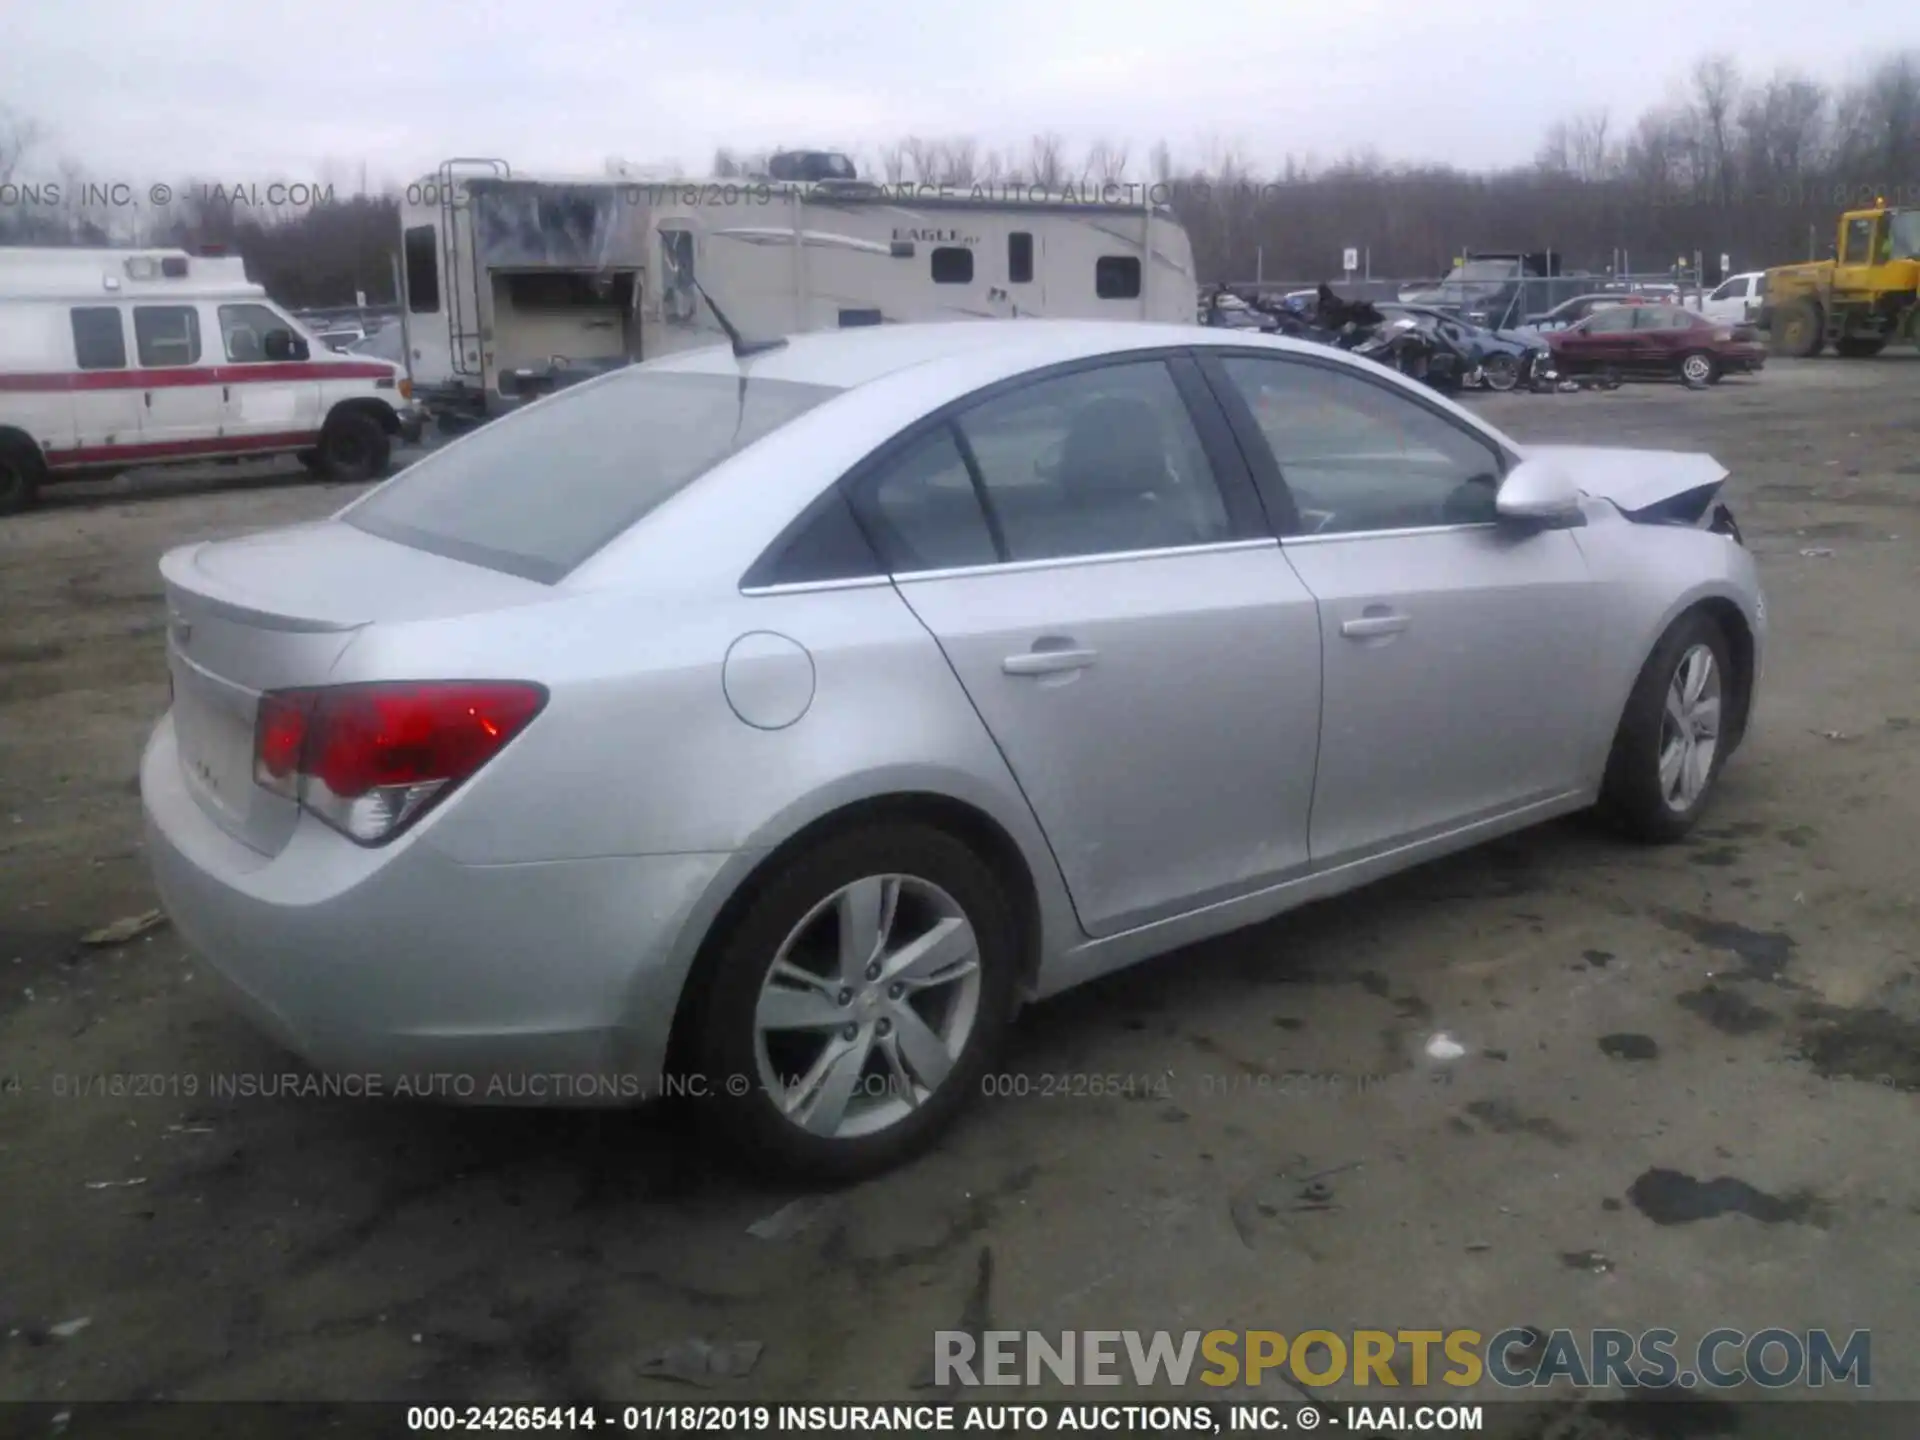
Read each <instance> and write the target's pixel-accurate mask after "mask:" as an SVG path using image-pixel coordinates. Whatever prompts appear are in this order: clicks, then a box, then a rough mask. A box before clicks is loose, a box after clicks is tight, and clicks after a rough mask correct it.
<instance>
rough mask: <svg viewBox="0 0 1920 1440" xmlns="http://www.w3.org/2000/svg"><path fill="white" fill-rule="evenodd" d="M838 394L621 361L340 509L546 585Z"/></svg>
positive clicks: (360, 522) (439, 550) (427, 545)
mask: <svg viewBox="0 0 1920 1440" xmlns="http://www.w3.org/2000/svg"><path fill="white" fill-rule="evenodd" d="M838 393H840V392H839V391H838V390H837V389H835V388H833V387H830V386H825V385H808V384H801V383H799V382H796V381H790V380H761V379H752V378H749V379H748V380H747V382H746V384H745V385H744V386H742V385H741V384H740V380H739V377H738V376H735V375H698V374H687V373H684V372H677V371H668V372H658V371H648V370H644V369H640V370H628V371H624V372H621V373H619V374H615V375H611V376H608V377H606V378H605V379H602V380H594V381H589V382H588V383H586V384H584V385H581V386H578V387H576V388H574V389H571V390H563V391H561V392H560V393H559V394H558V395H554V396H552V397H550V398H548V399H545V400H542V401H540V402H538V403H537V404H534V405H530V406H528V407H527V408H526V409H525V410H522V411H520V412H519V413H517V414H514V415H509V416H506V417H505V418H504V419H501V420H497V421H495V422H494V423H492V424H490V425H488V426H487V427H485V428H484V429H482V430H480V431H478V432H476V433H475V434H473V435H471V436H469V437H468V438H466V439H465V440H463V441H462V442H461V443H460V444H458V445H456V446H452V447H450V448H449V449H447V450H444V451H442V452H440V453H439V454H437V455H431V456H429V457H428V458H427V459H425V460H423V461H421V462H420V463H419V464H417V465H415V466H413V467H412V468H411V469H409V470H406V471H404V472H402V473H401V474H400V475H398V476H396V477H395V478H394V479H393V480H391V481H389V482H388V483H387V484H386V485H384V486H382V487H381V488H380V489H378V490H376V491H374V492H373V494H371V495H369V496H368V497H367V498H366V500H365V501H364V502H362V503H361V504H359V505H356V506H355V507H353V509H351V510H349V511H348V512H347V513H346V514H345V515H344V516H342V517H341V518H342V519H344V520H345V521H346V522H347V523H348V524H350V525H353V526H355V527H356V528H358V529H361V530H365V531H367V532H368V533H369V534H372V535H378V536H381V537H382V538H384V539H388V540H393V541H396V542H398V543H399V544H402V545H410V546H413V547H414V548H415V549H419V550H426V551H429V552H431V553H432V554H436V555H445V556H448V557H449V558H451V559H455V560H464V561H467V562H468V563H470V564H475V565H484V566H486V567H487V568H489V569H493V570H503V571H505V572H507V573H508V574H510V575H519V576H521V577H523V578H525V579H528V580H536V581H539V582H541V583H543V584H549V585H550V584H552V583H554V582H555V581H557V580H559V579H561V578H562V577H563V576H565V575H566V574H567V572H568V571H570V570H572V569H573V568H574V567H575V566H577V565H579V564H580V563H581V562H582V561H583V560H585V559H586V558H587V557H588V556H590V555H592V554H593V553H594V552H595V551H596V550H599V549H600V548H601V547H602V546H604V545H606V544H607V543H608V542H609V541H611V540H613V539H614V538H615V537H616V536H618V535H620V534H621V533H622V532H623V531H625V530H626V529H627V528H628V527H629V526H631V525H633V524H634V523H635V522H636V521H637V520H639V519H640V518H641V517H642V516H644V515H645V514H646V513H647V512H648V511H649V510H652V509H653V508H654V507H655V506H657V505H659V504H661V503H662V502H664V501H665V500H667V499H668V498H669V497H670V496H672V495H674V494H675V493H677V492H678V491H680V490H681V489H683V488H685V487H686V486H688V485H690V484H692V483H693V482H694V481H695V480H697V479H699V478H700V476H702V475H704V474H705V473H706V472H707V471H708V470H711V469H712V468H713V467H714V466H715V465H718V464H719V463H720V462H721V461H723V460H725V459H727V458H728V457H729V456H731V455H734V454H736V453H738V452H739V451H741V450H744V449H745V448H746V447H747V446H749V445H751V444H753V443H754V442H755V441H756V440H759V439H761V438H763V437H764V436H766V435H769V434H771V433H772V432H773V431H775V430H777V429H779V428H780V427H781V426H783V425H785V424H787V423H788V422H789V421H791V420H794V419H796V418H798V417H799V416H801V415H803V414H805V413H806V412H807V411H809V410H811V409H813V407H814V406H816V405H819V404H820V403H821V402H823V401H825V400H827V399H830V398H831V397H832V396H834V395H836V394H838Z"/></svg>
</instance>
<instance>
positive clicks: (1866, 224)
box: [1840, 215, 1873, 265]
mask: <svg viewBox="0 0 1920 1440" xmlns="http://www.w3.org/2000/svg"><path fill="white" fill-rule="evenodd" d="M1872 253H1873V217H1872V216H1871V215H1862V216H1861V217H1860V218H1859V219H1857V220H1849V221H1848V222H1847V233H1846V248H1845V250H1843V251H1842V252H1841V254H1840V263H1841V264H1842V265H1865V264H1866V263H1867V259H1868V257H1869V256H1870V255H1871V254H1872Z"/></svg>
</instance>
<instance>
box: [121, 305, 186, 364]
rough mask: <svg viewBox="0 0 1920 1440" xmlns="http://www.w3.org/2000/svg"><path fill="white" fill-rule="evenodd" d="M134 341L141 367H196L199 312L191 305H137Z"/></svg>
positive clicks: (134, 316) (135, 307)
mask: <svg viewBox="0 0 1920 1440" xmlns="http://www.w3.org/2000/svg"><path fill="white" fill-rule="evenodd" d="M133 340H134V344H135V345H137V346H138V347H139V350H140V363H141V364H142V365H145V366H150V367H151V366H160V365H198V364H199V363H200V312H199V311H198V310H196V309H194V307H193V306H191V305H136V306H134V307H133Z"/></svg>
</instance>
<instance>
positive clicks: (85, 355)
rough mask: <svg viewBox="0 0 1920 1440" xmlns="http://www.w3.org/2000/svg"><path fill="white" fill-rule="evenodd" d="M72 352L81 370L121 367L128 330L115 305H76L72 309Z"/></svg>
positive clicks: (122, 365)
mask: <svg viewBox="0 0 1920 1440" xmlns="http://www.w3.org/2000/svg"><path fill="white" fill-rule="evenodd" d="M72 317H73V354H74V358H75V359H76V360H77V361H79V363H80V368H81V369H82V370H124V369H126V367H127V331H126V327H125V326H124V325H122V324H121V323H120V307H119V306H118V305H79V306H75V307H74V309H73V311H72Z"/></svg>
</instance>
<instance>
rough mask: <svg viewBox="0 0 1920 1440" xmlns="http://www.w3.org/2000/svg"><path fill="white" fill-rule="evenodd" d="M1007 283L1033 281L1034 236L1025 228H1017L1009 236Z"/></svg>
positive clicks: (1027, 282) (1019, 283)
mask: <svg viewBox="0 0 1920 1440" xmlns="http://www.w3.org/2000/svg"><path fill="white" fill-rule="evenodd" d="M1007 283H1008V284H1009V285H1030V284H1032V283H1033V236H1031V235H1029V234H1028V233H1027V232H1026V231H1024V230H1016V231H1014V232H1013V234H1011V235H1009V236H1007Z"/></svg>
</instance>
